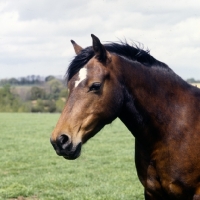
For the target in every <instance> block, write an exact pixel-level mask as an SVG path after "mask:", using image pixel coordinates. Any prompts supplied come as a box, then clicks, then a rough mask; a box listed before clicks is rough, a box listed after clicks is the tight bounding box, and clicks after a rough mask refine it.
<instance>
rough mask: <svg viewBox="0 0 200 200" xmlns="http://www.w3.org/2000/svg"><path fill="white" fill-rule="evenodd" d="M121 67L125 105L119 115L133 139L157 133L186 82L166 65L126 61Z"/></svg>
mask: <svg viewBox="0 0 200 200" xmlns="http://www.w3.org/2000/svg"><path fill="white" fill-rule="evenodd" d="M125 65H126V66H125ZM121 69H122V70H121V71H122V74H123V75H122V76H123V88H124V105H123V108H122V110H121V113H120V115H119V118H120V119H121V120H122V121H123V123H124V124H125V125H126V126H127V128H128V129H129V130H130V131H131V132H132V134H133V135H134V136H135V137H136V138H141V139H142V140H143V139H144V138H145V137H146V134H149V133H153V134H156V133H157V134H160V133H161V132H163V131H162V129H167V127H166V126H167V124H168V122H169V121H170V120H171V113H172V112H173V109H174V108H175V106H176V103H177V101H181V99H180V96H184V95H185V90H186V88H187V87H188V84H187V83H186V82H185V81H183V80H182V79H181V78H180V77H178V76H177V75H176V74H175V73H174V72H173V71H172V70H170V69H167V68H161V67H160V68H159V67H156V66H155V67H146V66H143V65H141V64H140V63H137V62H133V63H129V62H127V63H123V64H122V63H121ZM183 93H184V95H183ZM151 137H152V136H151Z"/></svg>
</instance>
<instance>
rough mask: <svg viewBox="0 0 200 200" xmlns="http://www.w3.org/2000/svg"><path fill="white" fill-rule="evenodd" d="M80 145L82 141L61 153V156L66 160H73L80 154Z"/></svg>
mask: <svg viewBox="0 0 200 200" xmlns="http://www.w3.org/2000/svg"><path fill="white" fill-rule="evenodd" d="M81 147H82V143H81V142H80V143H79V144H78V145H76V146H75V147H73V149H72V150H71V151H70V152H68V153H67V154H66V155H63V158H65V159H67V160H75V159H77V158H78V157H79V156H80V155H81Z"/></svg>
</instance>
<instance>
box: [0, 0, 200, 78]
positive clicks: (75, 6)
mask: <svg viewBox="0 0 200 200" xmlns="http://www.w3.org/2000/svg"><path fill="white" fill-rule="evenodd" d="M0 27H1V29H0V46H1V48H0V71H1V73H0V78H3V77H12V76H24V75H31V74H39V75H49V74H55V75H60V74H61V75H64V73H65V70H66V68H67V65H68V64H69V61H70V60H71V58H73V56H74V52H73V48H72V46H71V43H70V39H74V40H75V41H76V42H77V43H79V44H80V45H81V46H83V47H86V46H90V45H91V37H90V34H91V33H93V34H96V35H97V36H98V37H99V38H100V39H101V41H116V40H118V39H122V40H123V39H124V38H126V39H127V40H128V41H137V42H141V43H143V44H144V47H148V48H149V49H150V50H151V55H153V56H154V57H155V58H157V59H159V60H161V61H163V62H165V63H166V64H168V65H169V66H170V67H171V68H172V69H173V70H175V71H176V72H177V73H178V74H179V75H181V76H182V77H183V78H189V77H195V78H199V79H200V77H199V76H200V66H199V63H200V58H199V54H200V48H199V44H200V37H199V35H200V1H198V0H191V1H186V0H182V1H178V0H173V1H172V0H169V1H165V2H164V1H158V0H152V1H144V0H141V1H139V2H138V1H133V0H124V1H122V0H97V1H92V0H87V1H86V0H82V1H80V0H74V1H66V0H59V1H55V0H35V1H25V0H18V1H14V0H4V1H1V2H0ZM188 69H190V70H188Z"/></svg>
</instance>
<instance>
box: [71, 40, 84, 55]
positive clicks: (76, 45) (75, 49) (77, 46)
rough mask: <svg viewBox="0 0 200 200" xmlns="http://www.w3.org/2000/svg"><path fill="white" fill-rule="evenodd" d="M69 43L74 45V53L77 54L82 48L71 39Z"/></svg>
mask: <svg viewBox="0 0 200 200" xmlns="http://www.w3.org/2000/svg"><path fill="white" fill-rule="evenodd" d="M71 43H72V45H73V47H74V51H75V53H76V55H78V54H79V53H80V52H81V50H82V49H83V48H82V47H81V46H79V45H78V44H76V42H74V40H71Z"/></svg>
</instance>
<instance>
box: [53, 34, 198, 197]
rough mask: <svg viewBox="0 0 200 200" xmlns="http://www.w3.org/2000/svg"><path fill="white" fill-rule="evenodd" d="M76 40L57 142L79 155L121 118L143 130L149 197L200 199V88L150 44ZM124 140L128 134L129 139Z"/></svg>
mask: <svg viewBox="0 0 200 200" xmlns="http://www.w3.org/2000/svg"><path fill="white" fill-rule="evenodd" d="M91 37H92V46H89V47H87V48H82V47H81V46H79V45H78V44H77V43H76V42H75V41H73V40H72V41H71V42H72V44H73V47H74V50H75V53H76V56H75V57H74V59H73V60H72V61H71V63H70V64H69V67H68V69H67V72H66V82H67V87H68V90H69V94H68V97H67V100H66V105H65V107H64V109H63V111H62V113H61V116H60V118H59V120H58V122H57V125H56V127H55V129H54V130H53V132H52V135H51V138H50V141H51V144H52V145H53V147H54V149H55V151H56V153H57V154H58V155H59V156H63V157H64V158H65V159H69V160H73V159H76V158H78V157H79V156H80V154H81V148H82V145H83V144H84V143H86V141H88V140H89V139H90V138H91V137H93V136H94V135H95V134H96V133H98V132H99V131H100V130H101V129H102V128H103V127H104V126H105V125H106V124H110V123H111V122H112V121H113V120H114V119H116V118H117V117H118V118H119V119H120V120H121V121H122V122H123V123H124V124H125V126H126V127H127V128H128V129H129V130H130V132H131V133H132V135H133V136H134V137H135V165H136V170H137V175H138V178H139V180H140V182H141V183H142V185H143V187H144V197H145V199H146V200H169V199H171V200H180V199H181V200H191V199H192V200H200V156H199V153H200V90H199V89H198V88H196V87H194V86H192V85H190V84H189V83H187V82H186V81H184V80H183V79H182V78H181V77H180V76H178V75H177V74H176V73H175V72H174V71H173V70H172V69H171V68H170V67H169V66H168V65H166V64H165V63H163V62H160V61H159V60H157V59H155V58H154V57H153V56H151V55H150V53H149V51H147V50H144V48H140V47H138V45H134V44H131V45H130V44H128V43H127V42H116V43H115V42H111V43H106V44H102V43H101V41H100V40H99V38H98V37H96V36H95V35H93V34H91ZM122 140H123V138H122Z"/></svg>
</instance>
